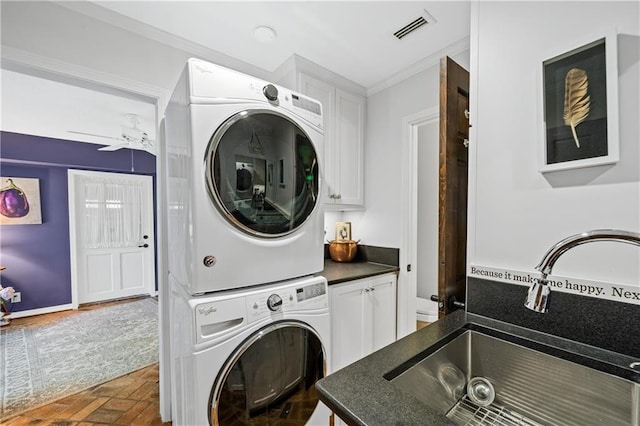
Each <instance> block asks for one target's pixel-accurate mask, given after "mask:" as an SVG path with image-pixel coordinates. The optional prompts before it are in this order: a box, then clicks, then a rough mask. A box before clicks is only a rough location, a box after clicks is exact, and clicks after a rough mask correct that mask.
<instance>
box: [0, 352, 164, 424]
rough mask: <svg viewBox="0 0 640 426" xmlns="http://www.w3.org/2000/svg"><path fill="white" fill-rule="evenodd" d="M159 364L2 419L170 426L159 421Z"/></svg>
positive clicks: (10, 421) (11, 422) (23, 422)
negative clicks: (163, 425)
mask: <svg viewBox="0 0 640 426" xmlns="http://www.w3.org/2000/svg"><path fill="white" fill-rule="evenodd" d="M158 396H159V393H158V364H155V365H151V366H149V367H146V368H143V369H142V370H138V371H134V372H133V373H130V374H128V375H126V376H122V377H120V378H117V379H114V380H112V381H110V382H106V383H103V384H101V385H97V386H94V387H93V388H90V389H87V390H85V391H83V392H80V393H77V394H74V395H71V396H68V397H65V398H63V399H60V400H57V401H55V402H52V403H50V404H47V405H44V406H42V407H39V408H34V409H33V410H30V411H27V412H24V413H22V414H20V415H18V416H15V417H11V418H8V419H6V420H5V419H2V420H1V423H0V424H1V425H3V426H22V425H36V424H37V425H56V426H67V425H69V426H71V425H78V426H80V425H82V426H85V425H87V426H88V425H104V424H109V425H136V426H142V425H162V424H165V425H170V424H171V422H168V423H162V421H161V420H160V406H159V403H158Z"/></svg>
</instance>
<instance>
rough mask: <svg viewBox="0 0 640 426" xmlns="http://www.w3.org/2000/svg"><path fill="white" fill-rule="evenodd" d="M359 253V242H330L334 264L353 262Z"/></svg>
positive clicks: (330, 252)
mask: <svg viewBox="0 0 640 426" xmlns="http://www.w3.org/2000/svg"><path fill="white" fill-rule="evenodd" d="M357 252H358V241H353V240H343V241H336V240H333V241H329V256H331V260H333V261H334V262H351V261H352V260H353V258H354V257H356V253H357Z"/></svg>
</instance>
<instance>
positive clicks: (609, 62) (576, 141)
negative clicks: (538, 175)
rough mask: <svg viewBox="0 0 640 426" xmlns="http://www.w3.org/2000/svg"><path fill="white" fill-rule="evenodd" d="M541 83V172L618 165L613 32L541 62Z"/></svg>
mask: <svg viewBox="0 0 640 426" xmlns="http://www.w3.org/2000/svg"><path fill="white" fill-rule="evenodd" d="M541 80H542V90H541V92H542V98H543V99H542V102H541V103H542V112H543V114H542V115H543V126H542V128H543V130H544V138H543V143H542V144H541V149H540V171H541V172H552V171H557V170H565V169H573V168H579V167H590V166H599V165H604V164H612V163H615V162H617V161H618V159H619V141H618V66H617V34H615V32H612V34H610V35H606V36H603V37H601V38H598V39H592V40H591V41H587V42H585V43H584V44H578V45H577V47H575V48H573V49H572V50H569V51H565V52H564V53H560V54H558V55H556V56H553V57H551V58H550V59H546V60H544V61H543V62H542V76H541Z"/></svg>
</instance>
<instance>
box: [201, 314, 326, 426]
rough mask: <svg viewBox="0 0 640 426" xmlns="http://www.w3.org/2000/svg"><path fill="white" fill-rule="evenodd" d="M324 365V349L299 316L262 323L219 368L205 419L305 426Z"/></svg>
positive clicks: (227, 424)
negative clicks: (291, 319) (298, 318)
mask: <svg viewBox="0 0 640 426" xmlns="http://www.w3.org/2000/svg"><path fill="white" fill-rule="evenodd" d="M325 369H326V361H325V351H324V348H323V346H322V342H321V341H320V338H319V336H318V335H317V334H316V332H315V330H314V329H313V328H311V327H310V326H308V325H307V324H305V323H302V322H299V321H282V322H278V323H273V324H270V325H267V326H266V327H264V328H262V329H260V330H258V331H256V332H255V333H253V334H252V335H251V336H250V337H249V338H247V340H245V341H244V342H243V343H242V344H241V345H240V346H239V347H238V348H237V349H236V350H235V351H234V352H233V353H232V354H231V356H230V357H229V359H228V360H227V362H226V363H225V365H224V366H223V367H222V369H221V370H220V373H219V374H218V377H217V379H216V382H215V383H214V385H213V388H212V389H211V394H210V397H209V423H210V424H211V425H214V426H248V425H269V424H287V425H296V426H297V425H299V426H304V425H305V424H307V422H308V421H309V419H310V418H311V416H312V415H313V412H314V410H315V409H316V407H317V405H318V402H319V397H318V394H317V391H316V389H315V383H316V382H317V381H318V380H320V379H321V378H323V377H324V375H325Z"/></svg>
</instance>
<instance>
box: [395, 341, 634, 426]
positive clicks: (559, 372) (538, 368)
mask: <svg viewBox="0 0 640 426" xmlns="http://www.w3.org/2000/svg"><path fill="white" fill-rule="evenodd" d="M402 368H403V367H401V368H399V369H396V371H394V372H392V373H390V374H388V375H387V376H385V377H386V378H387V379H388V380H390V381H391V382H392V383H393V384H394V385H395V386H397V387H398V388H400V389H402V390H404V391H406V392H408V393H410V394H411V395H413V396H414V397H416V398H418V399H419V400H421V401H422V402H424V403H425V404H426V405H428V406H430V407H431V408H432V409H434V410H436V411H438V412H440V413H442V414H445V415H447V417H449V418H450V419H451V420H452V421H453V422H455V423H457V424H471V425H480V424H507V425H509V424H515V425H580V426H584V425H607V426H612V425H625V426H629V425H634V426H637V425H639V424H640V385H638V384H637V383H634V382H631V381H629V380H626V379H623V378H620V377H617V376H613V375H610V374H607V373H604V372H601V371H598V370H595V369H592V368H589V367H585V366H582V365H580V364H577V363H574V362H571V361H567V360H564V359H561V358H558V357H556V356H552V355H548V354H546V353H543V352H539V351H536V350H533V349H529V348H526V347H524V346H521V345H518V344H515V343H511V342H509V341H506V340H503V339H500V338H497V337H492V336H489V335H487V334H483V333H481V332H477V331H473V330H467V331H465V332H464V333H463V334H461V335H459V336H458V337H455V338H454V339H453V340H451V341H450V342H448V343H447V344H446V345H444V346H443V347H441V348H440V349H438V350H437V351H435V352H433V353H431V354H429V355H427V356H426V357H425V358H424V359H422V360H419V361H418V362H417V363H414V364H413V365H412V366H409V367H407V368H405V369H404V370H402ZM474 378H478V379H476V380H473V379H474ZM470 382H471V384H469V383H470ZM469 392H471V394H469ZM491 392H493V393H491Z"/></svg>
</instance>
